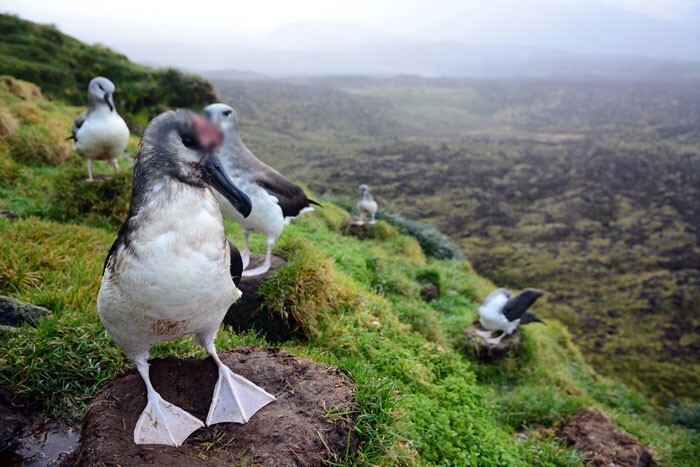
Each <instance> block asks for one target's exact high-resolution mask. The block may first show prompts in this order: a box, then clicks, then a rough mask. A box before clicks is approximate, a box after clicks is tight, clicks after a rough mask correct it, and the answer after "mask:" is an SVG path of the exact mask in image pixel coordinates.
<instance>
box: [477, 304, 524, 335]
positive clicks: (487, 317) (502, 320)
mask: <svg viewBox="0 0 700 467" xmlns="http://www.w3.org/2000/svg"><path fill="white" fill-rule="evenodd" d="M507 302H508V297H507V296H505V295H501V294H492V295H490V296H489V297H488V298H487V299H486V301H485V302H484V303H483V304H482V305H481V306H480V307H479V322H481V325H482V326H483V327H484V329H487V330H489V331H504V332H508V333H510V332H512V329H514V328H515V327H517V324H515V325H514V324H513V323H511V322H510V321H508V318H506V317H505V315H504V314H503V307H504V306H505V304H506V303H507Z"/></svg>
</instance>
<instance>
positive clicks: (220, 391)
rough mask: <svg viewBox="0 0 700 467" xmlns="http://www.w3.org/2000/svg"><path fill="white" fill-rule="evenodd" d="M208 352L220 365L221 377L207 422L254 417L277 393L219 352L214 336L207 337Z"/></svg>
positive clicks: (223, 421)
mask: <svg viewBox="0 0 700 467" xmlns="http://www.w3.org/2000/svg"><path fill="white" fill-rule="evenodd" d="M207 340H208V342H206V344H205V348H206V349H207V353H208V354H209V355H211V358H213V359H214V361H215V362H216V366H218V367H219V379H218V381H217V382H216V387H215V388H214V396H213V398H212V401H211V406H210V407H209V414H208V415H207V426H209V425H213V424H215V423H225V422H235V423H248V420H250V417H252V416H253V415H255V413H256V412H257V411H258V410H260V409H262V408H263V407H265V406H266V405H267V404H269V403H270V402H272V401H274V400H275V396H273V395H272V394H270V393H268V392H267V391H265V390H264V389H263V388H261V387H258V386H256V385H255V384H253V383H252V382H250V381H248V380H247V379H245V378H244V377H242V376H240V375H237V374H236V373H234V372H233V371H231V370H230V369H229V368H228V367H227V366H226V365H224V364H223V363H222V362H221V360H220V359H219V356H218V355H217V354H216V348H215V347H214V342H213V338H211V339H207Z"/></svg>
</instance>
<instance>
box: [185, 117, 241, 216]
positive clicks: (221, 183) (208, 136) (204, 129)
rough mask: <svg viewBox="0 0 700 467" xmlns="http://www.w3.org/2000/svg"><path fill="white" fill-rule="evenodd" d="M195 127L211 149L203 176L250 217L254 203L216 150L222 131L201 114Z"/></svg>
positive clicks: (203, 141)
mask: <svg viewBox="0 0 700 467" xmlns="http://www.w3.org/2000/svg"><path fill="white" fill-rule="evenodd" d="M195 127H196V129H197V133H198V134H199V139H200V143H201V144H202V147H204V148H205V149H206V150H207V151H210V152H209V154H208V156H207V160H206V162H205V163H204V164H203V166H202V178H203V179H204V181H205V182H207V183H208V184H209V185H210V186H211V187H212V188H214V189H216V191H218V192H219V193H221V194H222V195H223V196H224V197H225V198H226V199H227V200H228V201H229V203H231V205H232V206H233V207H234V208H236V210H237V211H238V212H240V213H241V215H243V217H248V216H249V215H250V212H251V211H252V210H253V203H252V202H251V201H250V198H249V197H248V195H247V194H245V193H244V192H243V191H241V189H240V188H238V187H237V186H236V185H234V183H233V181H232V180H231V178H230V177H229V176H228V175H227V174H226V171H225V170H224V168H223V166H222V165H221V160H220V159H219V156H218V155H217V154H216V152H215V151H216V149H218V147H219V146H221V141H222V137H221V133H220V132H219V130H217V129H216V127H214V125H213V124H212V123H211V122H209V121H207V120H205V119H204V118H202V117H199V116H197V117H195Z"/></svg>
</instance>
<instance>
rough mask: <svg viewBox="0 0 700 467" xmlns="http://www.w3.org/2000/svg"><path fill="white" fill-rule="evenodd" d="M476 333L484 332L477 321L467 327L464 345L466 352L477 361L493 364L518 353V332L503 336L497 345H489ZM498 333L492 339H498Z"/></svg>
mask: <svg viewBox="0 0 700 467" xmlns="http://www.w3.org/2000/svg"><path fill="white" fill-rule="evenodd" d="M477 331H481V332H483V331H485V329H484V328H483V327H482V326H481V323H479V322H478V321H477V322H475V323H474V324H472V325H471V326H469V327H468V328H467V329H466V331H465V333H464V334H465V345H464V348H465V350H466V351H467V352H470V353H473V354H474V355H476V357H478V358H479V360H482V361H484V362H495V361H496V360H500V359H501V358H503V357H505V356H506V355H508V354H511V353H513V354H515V353H517V352H519V351H520V342H521V340H520V331H519V330H517V329H516V330H515V332H513V334H511V335H509V336H505V337H504V338H503V339H502V340H501V342H499V343H498V344H490V343H488V342H486V339H485V338H483V337H482V336H480V335H479V334H478V333H477ZM498 334H499V333H498V332H494V333H493V337H498Z"/></svg>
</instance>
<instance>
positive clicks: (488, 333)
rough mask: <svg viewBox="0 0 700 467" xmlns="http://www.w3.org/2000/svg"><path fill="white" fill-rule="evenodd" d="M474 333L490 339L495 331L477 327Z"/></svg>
mask: <svg viewBox="0 0 700 467" xmlns="http://www.w3.org/2000/svg"><path fill="white" fill-rule="evenodd" d="M474 333H475V334H476V335H477V336H481V337H483V338H484V339H490V338H491V336H492V335H493V331H482V330H481V329H475V330H474Z"/></svg>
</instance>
